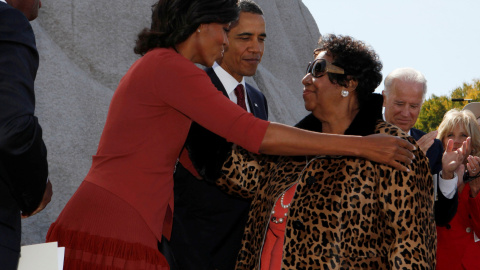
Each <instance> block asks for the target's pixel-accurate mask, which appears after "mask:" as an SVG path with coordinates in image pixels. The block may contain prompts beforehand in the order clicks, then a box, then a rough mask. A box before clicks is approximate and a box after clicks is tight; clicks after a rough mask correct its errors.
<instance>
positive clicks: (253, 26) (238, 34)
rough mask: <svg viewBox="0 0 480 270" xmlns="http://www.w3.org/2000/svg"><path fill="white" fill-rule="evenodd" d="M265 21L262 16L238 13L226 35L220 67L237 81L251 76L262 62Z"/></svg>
mask: <svg viewBox="0 0 480 270" xmlns="http://www.w3.org/2000/svg"><path fill="white" fill-rule="evenodd" d="M266 37H267V35H266V33H265V19H264V18H263V16H262V15H259V14H254V13H250V12H240V16H239V18H238V22H237V23H236V24H235V25H233V26H232V27H231V29H230V31H229V33H228V42H229V45H228V47H227V48H226V49H225V54H224V56H223V59H221V60H219V64H220V66H222V68H223V69H225V70H226V71H227V72H228V73H229V74H230V75H232V76H233V77H234V78H235V79H236V80H237V81H239V82H240V81H242V79H243V76H253V75H255V72H256V71H257V67H258V64H260V61H261V60H262V56H263V51H264V49H265V38H266Z"/></svg>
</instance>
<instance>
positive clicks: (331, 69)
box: [307, 59, 345, 78]
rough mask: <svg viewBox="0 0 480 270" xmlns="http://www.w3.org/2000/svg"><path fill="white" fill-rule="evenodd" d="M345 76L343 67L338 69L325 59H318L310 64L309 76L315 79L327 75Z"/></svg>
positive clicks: (308, 67) (308, 68)
mask: <svg viewBox="0 0 480 270" xmlns="http://www.w3.org/2000/svg"><path fill="white" fill-rule="evenodd" d="M327 72H328V73H335V74H345V71H344V70H343V68H341V67H337V66H335V65H333V64H332V63H330V62H328V61H327V60H325V59H316V60H315V61H313V62H310V63H308V66H307V74H308V73H310V74H312V76H313V77H315V78H320V77H322V76H323V75H325V74H326V73H327Z"/></svg>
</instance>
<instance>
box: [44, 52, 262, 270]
mask: <svg viewBox="0 0 480 270" xmlns="http://www.w3.org/2000/svg"><path fill="white" fill-rule="evenodd" d="M192 120H193V121H196V122H198V123H200V124H201V125H203V126H204V127H206V128H207V129H210V130H211V131H213V132H215V133H217V134H218V135H220V136H222V137H225V138H227V140H229V141H232V142H234V143H236V144H238V145H241V146H243V147H245V148H247V149H248V150H249V151H252V152H258V149H259V147H260V144H261V141H262V140H263V137H264V135H265V132H266V129H267V127H268V124H269V123H268V122H266V121H263V120H260V119H257V118H255V117H254V116H253V115H252V114H250V113H247V112H245V111H244V110H243V109H241V108H240V107H239V106H237V105H236V104H234V103H232V102H231V101H230V100H228V98H226V97H225V96H223V95H222V93H220V92H219V91H218V90H217V89H216V88H215V86H213V84H212V83H211V81H210V78H209V77H208V76H207V75H206V73H205V72H204V71H203V70H201V69H199V68H198V67H196V66H195V65H194V64H193V63H192V62H191V61H189V60H188V59H186V58H184V57H183V56H181V55H180V54H178V53H176V52H175V51H174V50H173V49H164V48H158V49H154V50H152V51H150V52H148V53H147V54H145V55H144V56H143V57H141V58H140V59H139V60H137V61H136V62H135V63H134V64H133V65H132V67H131V68H130V69H129V71H128V72H127V73H126V75H125V76H124V77H123V78H122V80H121V81H120V84H119V86H118V88H117V90H116V92H115V94H114V95H113V98H112V101H111V104H110V108H109V112H108V116H107V120H106V123H105V127H104V130H103V133H102V136H101V138H100V143H99V146H98V150H97V153H96V155H94V156H93V160H92V167H91V169H90V171H89V172H88V174H87V176H86V178H85V180H84V181H83V182H82V184H81V185H80V187H79V188H78V190H77V191H76V192H75V194H74V195H73V196H72V198H71V199H70V201H69V202H68V203H67V205H66V206H65V208H64V209H63V211H62V212H61V214H60V215H59V217H58V219H57V220H56V222H54V223H53V224H52V225H51V226H50V229H49V231H48V234H47V242H52V241H58V242H59V246H65V247H66V253H65V269H66V270H70V269H89V270H95V269H102V270H103V269H109V270H110V269H111V270H117V269H168V264H167V262H166V260H165V258H164V257H163V255H162V254H161V253H160V252H159V251H158V248H157V241H160V240H161V239H162V235H164V236H165V237H167V239H168V238H169V236H170V232H171V225H172V216H173V208H174V207H173V171H174V167H175V163H176V161H177V158H178V157H179V154H180V152H181V150H182V148H183V145H184V142H185V139H186V137H187V134H188V130H189V128H190V124H191V122H192Z"/></svg>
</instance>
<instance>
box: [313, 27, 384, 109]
mask: <svg viewBox="0 0 480 270" xmlns="http://www.w3.org/2000/svg"><path fill="white" fill-rule="evenodd" d="M318 46H319V47H318V48H317V49H315V51H314V54H315V55H317V54H318V53H320V52H321V51H326V52H327V53H328V54H330V55H331V56H332V58H333V63H332V64H334V65H335V66H338V67H341V68H343V69H344V70H345V74H334V73H328V78H329V79H330V81H331V82H332V83H334V84H338V85H341V86H343V87H348V82H349V81H350V80H352V79H353V80H354V81H357V82H358V86H357V88H356V89H355V91H356V92H357V97H358V102H359V105H360V106H362V105H363V104H364V102H365V101H367V100H369V99H370V95H371V93H373V92H374V91H375V89H376V88H377V87H378V86H379V85H380V83H381V82H382V73H381V71H382V68H383V65H382V62H381V61H380V59H379V57H378V55H377V53H375V51H374V50H373V49H372V48H371V47H370V46H368V45H366V44H365V43H364V42H363V41H360V40H355V39H354V38H352V37H350V36H341V35H339V36H336V35H333V34H330V35H327V36H325V37H321V38H320V40H319V41H318Z"/></svg>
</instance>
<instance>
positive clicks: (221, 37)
mask: <svg viewBox="0 0 480 270" xmlns="http://www.w3.org/2000/svg"><path fill="white" fill-rule="evenodd" d="M229 26H230V25H229V24H219V23H209V24H202V25H201V26H200V27H199V28H198V30H200V32H198V30H197V31H196V32H195V33H194V35H198V38H197V45H196V47H197V50H195V53H194V55H193V59H192V61H193V62H194V63H199V64H202V65H204V66H207V67H211V66H212V65H213V63H214V62H215V61H216V60H217V59H219V58H221V57H223V53H224V49H225V46H227V45H228V39H227V31H228V27H229Z"/></svg>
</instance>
